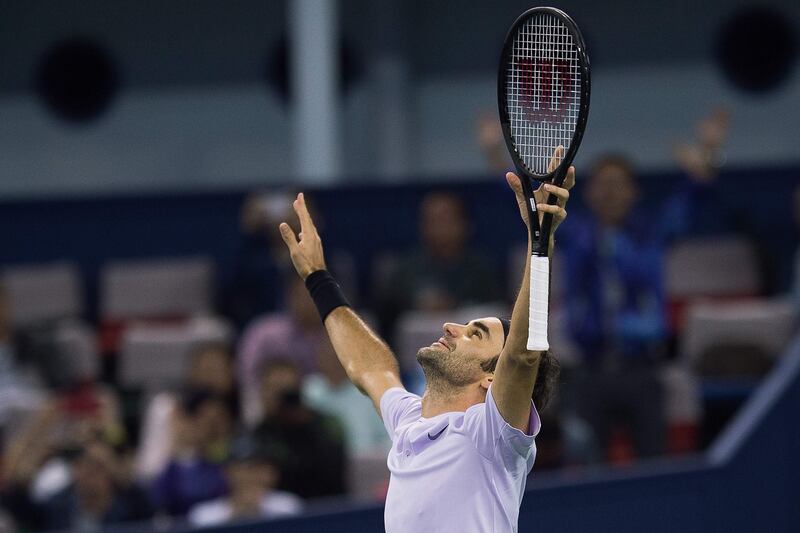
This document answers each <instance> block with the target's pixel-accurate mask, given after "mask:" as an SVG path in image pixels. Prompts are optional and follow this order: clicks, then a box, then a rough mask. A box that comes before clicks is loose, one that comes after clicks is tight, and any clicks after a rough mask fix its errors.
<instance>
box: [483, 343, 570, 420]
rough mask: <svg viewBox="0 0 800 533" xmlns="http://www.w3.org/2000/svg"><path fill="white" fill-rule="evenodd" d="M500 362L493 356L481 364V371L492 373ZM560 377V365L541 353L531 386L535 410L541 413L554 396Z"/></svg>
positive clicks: (549, 356)
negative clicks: (534, 381)
mask: <svg viewBox="0 0 800 533" xmlns="http://www.w3.org/2000/svg"><path fill="white" fill-rule="evenodd" d="M499 360H500V356H499V355H495V356H494V357H492V358H491V359H489V360H488V361H484V362H483V363H481V369H483V371H484V372H494V370H495V368H497V361H499ZM560 375H561V363H559V362H558V359H556V358H555V356H554V355H553V354H552V353H550V351H549V350H548V351H545V352H542V355H541V357H540V358H539V370H538V372H537V374H536V383H534V384H533V394H532V395H531V399H533V404H534V405H535V406H536V409H538V410H539V411H543V410H544V409H545V408H546V407H547V405H548V404H549V403H550V400H552V398H553V396H554V395H555V392H556V388H557V387H558V378H559V376H560Z"/></svg>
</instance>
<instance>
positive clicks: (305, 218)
mask: <svg viewBox="0 0 800 533" xmlns="http://www.w3.org/2000/svg"><path fill="white" fill-rule="evenodd" d="M292 207H294V212H295V213H297V218H299V219H300V231H301V232H302V233H313V232H315V231H316V230H317V229H316V228H315V227H314V221H313V220H311V215H310V214H309V213H308V207H307V206H306V197H305V196H304V195H303V193H300V194H298V195H297V199H296V200H295V201H294V202H292Z"/></svg>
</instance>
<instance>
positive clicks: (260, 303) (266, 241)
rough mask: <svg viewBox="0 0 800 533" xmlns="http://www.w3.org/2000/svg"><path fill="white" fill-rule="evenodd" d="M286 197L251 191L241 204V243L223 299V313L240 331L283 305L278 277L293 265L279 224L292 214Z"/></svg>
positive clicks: (279, 194) (289, 201) (278, 194)
mask: <svg viewBox="0 0 800 533" xmlns="http://www.w3.org/2000/svg"><path fill="white" fill-rule="evenodd" d="M288 198H289V196H288V195H284V194H283V193H273V194H266V193H265V194H251V195H249V196H248V197H247V199H246V200H245V202H244V205H243V206H242V212H241V221H240V223H241V231H242V242H241V245H240V248H239V252H238V254H237V256H236V260H235V266H234V276H233V280H232V282H231V285H230V287H229V289H228V291H227V295H226V298H225V300H226V301H225V307H226V314H227V315H228V316H229V318H230V319H231V320H233V322H234V324H235V325H236V326H237V328H238V329H239V330H240V331H241V330H242V329H243V328H244V327H245V325H247V323H249V322H250V321H251V320H252V319H254V318H255V317H257V316H259V315H262V314H264V313H269V312H273V311H275V310H277V309H280V308H282V307H283V305H282V302H281V301H280V298H282V296H283V293H282V291H281V290H280V287H281V280H282V279H283V277H284V273H285V272H289V273H291V266H292V265H291V262H290V261H289V255H288V254H287V253H286V247H285V246H284V245H283V241H282V239H281V237H280V233H279V232H278V224H279V223H280V222H281V221H283V220H288V218H289V216H290V214H291V213H290V211H291V210H290V209H289V207H287V206H289V205H291V200H290V199H288ZM287 269H288V270H287Z"/></svg>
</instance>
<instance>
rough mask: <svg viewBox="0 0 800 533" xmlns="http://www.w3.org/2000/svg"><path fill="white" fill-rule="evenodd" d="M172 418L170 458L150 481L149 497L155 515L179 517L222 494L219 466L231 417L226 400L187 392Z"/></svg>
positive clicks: (224, 489)
mask: <svg viewBox="0 0 800 533" xmlns="http://www.w3.org/2000/svg"><path fill="white" fill-rule="evenodd" d="M176 414H177V416H176V417H175V427H174V428H173V434H174V439H173V448H172V454H171V457H170V459H169V461H168V462H167V464H166V466H165V467H164V469H163V470H162V472H161V473H160V474H159V475H158V476H157V477H156V478H155V480H154V481H153V484H152V496H153V501H154V502H155V505H156V508H157V510H158V511H159V512H162V513H166V514H168V515H171V516H183V515H185V514H186V513H187V512H188V511H189V509H191V508H192V507H193V506H194V505H196V504H198V503H200V502H204V501H207V500H212V499H214V498H219V497H220V496H223V495H224V494H225V493H226V490H227V486H226V483H225V477H224V475H223V470H222V466H221V464H220V463H221V462H222V460H223V459H224V457H225V456H226V455H227V453H228V446H229V441H228V439H229V436H230V434H231V414H230V405H229V403H228V402H227V400H226V399H225V398H224V397H221V396H219V395H216V394H214V393H213V392H211V391H208V390H192V391H189V392H187V393H186V394H185V396H184V399H183V404H182V405H181V408H180V409H179V411H178V412H177V413H176Z"/></svg>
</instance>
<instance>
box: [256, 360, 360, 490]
mask: <svg viewBox="0 0 800 533" xmlns="http://www.w3.org/2000/svg"><path fill="white" fill-rule="evenodd" d="M301 382H302V376H301V373H300V370H299V369H298V368H297V365H295V364H294V363H293V362H291V361H282V360H270V361H268V362H266V363H265V366H264V369H263V371H262V372H261V398H262V402H263V412H264V418H263V419H262V421H261V422H260V423H259V424H258V426H257V427H256V429H255V432H254V433H253V435H254V438H255V441H256V443H257V444H258V446H260V447H263V449H264V451H265V453H268V454H269V455H270V457H272V458H273V459H274V461H275V465H276V466H277V467H278V470H279V473H280V481H279V483H278V489H280V490H284V491H287V492H291V493H294V494H297V495H298V496H300V497H301V498H304V499H311V498H319V497H324V496H334V495H339V494H343V493H344V492H345V481H344V474H345V452H344V442H343V435H342V430H341V427H340V426H339V424H338V423H337V422H336V420H335V419H333V418H331V417H328V416H325V415H322V414H320V413H318V412H317V411H315V410H314V409H312V408H310V407H308V406H307V405H305V404H304V403H303V401H302V396H301V393H300V387H301Z"/></svg>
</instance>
